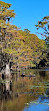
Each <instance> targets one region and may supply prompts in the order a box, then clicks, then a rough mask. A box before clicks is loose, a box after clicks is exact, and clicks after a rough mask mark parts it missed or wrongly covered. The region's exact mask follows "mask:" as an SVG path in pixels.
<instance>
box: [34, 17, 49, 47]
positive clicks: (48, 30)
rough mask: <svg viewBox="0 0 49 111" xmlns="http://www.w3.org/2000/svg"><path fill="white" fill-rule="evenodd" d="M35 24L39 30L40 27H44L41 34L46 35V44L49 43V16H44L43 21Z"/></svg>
mask: <svg viewBox="0 0 49 111" xmlns="http://www.w3.org/2000/svg"><path fill="white" fill-rule="evenodd" d="M35 26H36V27H37V30H38V29H39V28H42V29H43V32H41V33H40V34H41V35H42V36H43V37H45V40H46V44H48V45H49V16H45V17H43V19H42V20H41V21H38V24H37V25H35Z"/></svg>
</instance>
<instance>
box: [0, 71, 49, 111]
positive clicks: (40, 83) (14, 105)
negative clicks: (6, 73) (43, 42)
mask: <svg viewBox="0 0 49 111" xmlns="http://www.w3.org/2000/svg"><path fill="white" fill-rule="evenodd" d="M30 72H31V74H32V75H34V74H35V75H36V77H35V78H34V77H33V76H31V77H30V78H29V74H30ZM44 73H45V75H44V76H43V75H42V74H44ZM48 73H49V72H48V71H47V72H42V71H41V73H40V71H38V70H29V71H26V72H25V74H26V75H28V76H25V77H23V78H22V77H21V76H20V77H19V76H18V74H14V76H13V78H12V79H11V78H6V79H5V80H3V81H2V83H1V84H0V106H1V107H0V111H23V109H24V107H25V106H26V104H27V103H30V102H31V101H36V100H38V98H39V96H40V95H41V96H40V101H41V102H42V101H44V99H45V98H44V97H45V96H44V94H45V92H46V90H47V86H48V84H49V83H48V81H49V76H48ZM21 74H22V73H21V72H20V75H21ZM41 75H42V76H41ZM40 101H39V102H40ZM32 110H33V109H32ZM28 111H29V110H28Z"/></svg>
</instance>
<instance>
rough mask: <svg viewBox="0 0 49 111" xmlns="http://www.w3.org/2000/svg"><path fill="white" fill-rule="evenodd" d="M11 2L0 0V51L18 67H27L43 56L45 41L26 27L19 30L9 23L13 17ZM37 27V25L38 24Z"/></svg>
mask: <svg viewBox="0 0 49 111" xmlns="http://www.w3.org/2000/svg"><path fill="white" fill-rule="evenodd" d="M10 7H11V4H8V3H5V2H2V1H0V52H1V53H6V54H7V55H8V56H10V59H11V60H12V61H14V63H16V64H17V65H18V66H19V67H29V66H31V65H33V64H34V63H35V62H37V63H39V61H40V59H42V57H44V54H43V55H42V50H45V48H46V46H45V41H44V40H40V39H39V38H38V37H37V36H36V35H35V34H31V33H30V31H29V30H28V29H24V31H23V30H21V29H19V28H18V27H17V26H15V25H11V24H10V20H11V18H13V17H15V13H14V10H10ZM38 27H39V26H38Z"/></svg>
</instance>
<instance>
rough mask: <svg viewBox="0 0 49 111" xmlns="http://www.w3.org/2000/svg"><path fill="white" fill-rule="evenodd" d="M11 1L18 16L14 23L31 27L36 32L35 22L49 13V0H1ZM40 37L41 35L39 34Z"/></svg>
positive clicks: (23, 27) (12, 7)
mask: <svg viewBox="0 0 49 111" xmlns="http://www.w3.org/2000/svg"><path fill="white" fill-rule="evenodd" d="M1 1H4V2H7V3H11V4H12V6H11V9H14V10H15V13H16V16H15V18H14V19H13V22H12V24H15V25H17V26H18V27H21V29H22V30H24V29H25V28H27V29H29V30H30V31H31V33H34V34H36V32H37V30H36V27H35V24H37V22H38V21H39V20H41V19H42V18H43V17H44V16H47V15H49V0H1ZM38 37H41V36H40V35H38Z"/></svg>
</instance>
